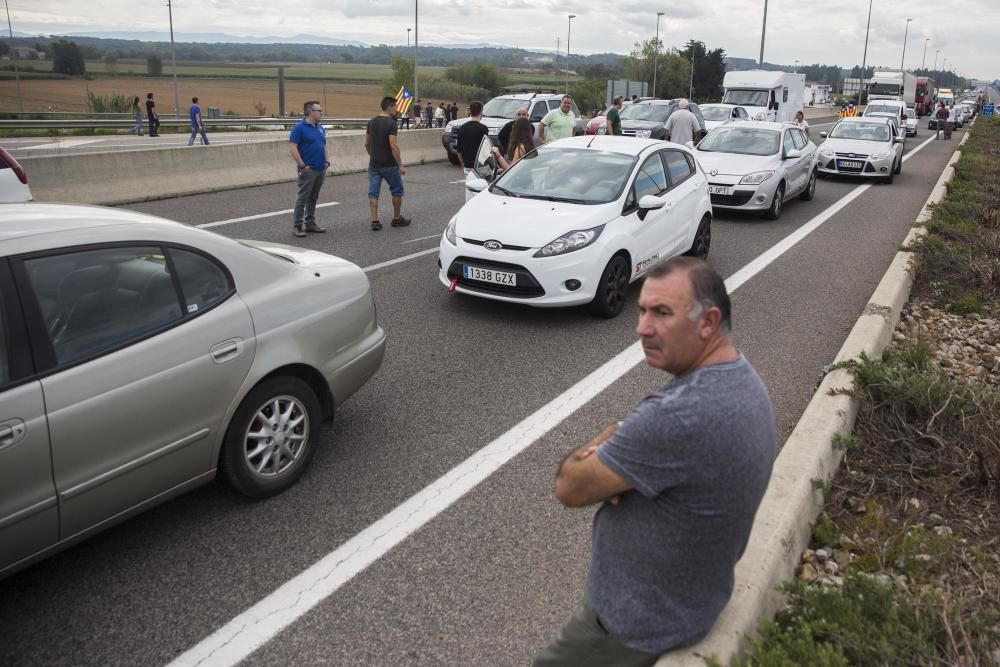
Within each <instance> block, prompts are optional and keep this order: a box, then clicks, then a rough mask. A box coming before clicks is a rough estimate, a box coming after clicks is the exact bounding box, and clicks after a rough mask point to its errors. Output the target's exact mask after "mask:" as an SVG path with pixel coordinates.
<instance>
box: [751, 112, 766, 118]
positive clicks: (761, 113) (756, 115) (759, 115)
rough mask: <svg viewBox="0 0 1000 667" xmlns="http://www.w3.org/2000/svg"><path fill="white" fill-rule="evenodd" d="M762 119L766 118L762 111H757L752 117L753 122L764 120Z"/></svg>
mask: <svg viewBox="0 0 1000 667" xmlns="http://www.w3.org/2000/svg"><path fill="white" fill-rule="evenodd" d="M764 118H766V116H765V115H764V112H763V111H758V112H757V113H756V114H754V117H753V119H754V120H764Z"/></svg>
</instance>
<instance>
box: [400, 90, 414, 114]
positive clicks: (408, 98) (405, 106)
mask: <svg viewBox="0 0 1000 667" xmlns="http://www.w3.org/2000/svg"><path fill="white" fill-rule="evenodd" d="M411 104H413V95H412V94H411V93H410V91H409V90H407V89H406V86H400V88H399V92H398V93H396V110H397V111H399V113H400V115H401V116H405V115H406V112H407V111H409V110H410V105H411Z"/></svg>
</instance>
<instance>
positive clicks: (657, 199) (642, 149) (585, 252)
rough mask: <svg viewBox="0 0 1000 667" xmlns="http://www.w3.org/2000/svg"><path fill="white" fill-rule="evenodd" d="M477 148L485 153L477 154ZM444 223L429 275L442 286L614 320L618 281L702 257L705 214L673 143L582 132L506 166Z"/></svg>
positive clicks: (701, 179) (688, 159)
mask: <svg viewBox="0 0 1000 667" xmlns="http://www.w3.org/2000/svg"><path fill="white" fill-rule="evenodd" d="M487 151H488V148H487ZM467 187H469V188H471V189H473V190H479V193H478V194H477V195H476V196H475V197H473V198H472V200H470V201H469V202H467V203H466V204H465V205H464V206H463V207H462V208H461V210H459V212H458V213H457V214H456V215H455V216H454V217H453V218H452V219H451V221H450V222H449V223H448V226H447V229H446V230H445V233H444V236H443V237H442V239H441V247H440V255H439V259H438V264H439V268H440V272H439V274H438V277H439V279H440V280H441V282H442V283H443V284H444V285H446V286H448V287H449V289H450V290H452V291H457V292H462V293H465V294H471V295H475V296H479V297H483V298H486V299H495V300H498V301H509V302H514V303H524V304H528V305H532V306H573V305H582V304H589V305H590V309H591V311H592V312H593V313H594V314H596V315H600V316H603V317H614V316H616V315H618V314H619V313H620V312H621V310H622V308H623V306H624V304H625V298H626V294H627V290H628V286H629V283H631V282H632V281H634V280H636V279H637V278H639V277H641V276H643V275H644V274H645V273H646V272H648V271H649V269H650V268H652V267H653V265H654V264H656V263H657V262H659V261H661V260H665V259H668V258H670V257H673V256H675V255H681V254H691V255H695V256H698V257H702V258H704V257H705V256H707V255H708V249H709V243H710V241H711V221H712V208H711V203H710V201H709V197H708V188H707V185H706V178H705V174H704V173H703V172H702V171H701V170H700V169H699V168H698V164H697V162H696V161H695V159H694V155H693V154H692V152H691V151H690V150H689V149H687V148H686V147H684V146H680V145H678V144H672V143H666V142H664V141H659V140H650V139H636V138H633V137H620V136H606V135H595V136H582V137H571V138H568V139H562V140H560V141H555V142H552V143H550V144H546V145H544V146H541V147H540V148H538V149H537V150H536V151H534V152H532V153H529V154H528V155H527V156H525V157H524V158H522V159H521V160H519V161H518V162H516V163H514V164H513V165H512V166H511V167H510V169H508V170H507V171H506V172H505V173H504V174H503V175H502V176H500V178H498V179H497V180H496V181H495V182H494V183H493V184H492V185H489V184H488V183H487V182H486V181H485V180H477V181H472V182H470V183H469V185H468V186H467Z"/></svg>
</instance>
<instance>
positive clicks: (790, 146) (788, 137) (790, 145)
mask: <svg viewBox="0 0 1000 667" xmlns="http://www.w3.org/2000/svg"><path fill="white" fill-rule="evenodd" d="M782 147H783V148H784V151H785V153H786V154H787V153H788V151H790V150H794V149H795V142H794V141H793V140H792V133H791V131H786V132H785V138H784V140H783V141H782Z"/></svg>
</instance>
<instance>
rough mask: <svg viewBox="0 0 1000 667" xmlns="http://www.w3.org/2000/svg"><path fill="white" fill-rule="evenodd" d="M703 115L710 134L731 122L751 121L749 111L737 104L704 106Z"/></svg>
mask: <svg viewBox="0 0 1000 667" xmlns="http://www.w3.org/2000/svg"><path fill="white" fill-rule="evenodd" d="M701 115H702V116H704V117H705V129H706V130H708V131H709V132H711V131H712V130H714V129H715V128H717V127H719V126H720V125H723V124H725V123H728V122H730V121H734V120H750V114H748V113H747V110H746V109H744V108H743V107H741V106H738V105H736V104H702V105H701Z"/></svg>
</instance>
